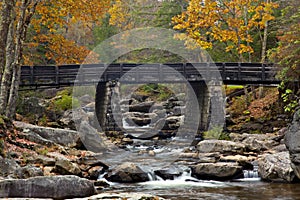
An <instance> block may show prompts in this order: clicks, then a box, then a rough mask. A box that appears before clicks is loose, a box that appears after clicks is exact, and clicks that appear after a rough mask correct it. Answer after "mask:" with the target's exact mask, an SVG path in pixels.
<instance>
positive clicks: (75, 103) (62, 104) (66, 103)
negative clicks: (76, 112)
mask: <svg viewBox="0 0 300 200" xmlns="http://www.w3.org/2000/svg"><path fill="white" fill-rule="evenodd" d="M79 105H80V103H79V100H78V99H77V98H74V99H73V98H72V97H71V96H69V95H62V96H61V98H60V99H57V100H55V101H54V107H55V109H56V110H58V111H65V110H70V109H72V108H77V107H79Z"/></svg>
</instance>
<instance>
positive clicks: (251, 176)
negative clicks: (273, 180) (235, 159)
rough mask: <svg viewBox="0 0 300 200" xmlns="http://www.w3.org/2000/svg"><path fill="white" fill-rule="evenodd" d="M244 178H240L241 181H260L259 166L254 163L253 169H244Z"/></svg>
mask: <svg viewBox="0 0 300 200" xmlns="http://www.w3.org/2000/svg"><path fill="white" fill-rule="evenodd" d="M243 173H244V178H242V179H239V181H260V180H261V178H260V177H259V174H258V166H257V165H253V170H243Z"/></svg>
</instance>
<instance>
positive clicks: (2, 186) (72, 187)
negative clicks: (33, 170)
mask: <svg viewBox="0 0 300 200" xmlns="http://www.w3.org/2000/svg"><path fill="white" fill-rule="evenodd" d="M94 194H95V188H94V185H93V183H92V182H90V181H89V180H87V179H83V178H79V177H77V176H48V177H34V178H29V179H12V180H4V181H0V197H1V198H8V197H19V198H54V199H65V198H75V197H88V196H91V195H94Z"/></svg>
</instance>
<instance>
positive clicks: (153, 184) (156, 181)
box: [139, 170, 227, 189]
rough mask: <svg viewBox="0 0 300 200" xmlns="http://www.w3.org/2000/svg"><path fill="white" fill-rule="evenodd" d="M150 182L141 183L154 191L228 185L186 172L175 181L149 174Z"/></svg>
mask: <svg viewBox="0 0 300 200" xmlns="http://www.w3.org/2000/svg"><path fill="white" fill-rule="evenodd" d="M148 177H149V179H150V181H147V182H143V183H139V184H140V185H142V186H146V187H150V188H153V189H161V188H178V187H191V186H192V187H226V186H227V184H226V183H224V182H219V181H204V180H199V179H196V178H194V177H192V176H191V171H190V170H188V171H184V172H183V173H182V175H181V176H179V177H176V178H174V180H163V179H162V178H161V177H159V176H157V175H155V174H153V173H148Z"/></svg>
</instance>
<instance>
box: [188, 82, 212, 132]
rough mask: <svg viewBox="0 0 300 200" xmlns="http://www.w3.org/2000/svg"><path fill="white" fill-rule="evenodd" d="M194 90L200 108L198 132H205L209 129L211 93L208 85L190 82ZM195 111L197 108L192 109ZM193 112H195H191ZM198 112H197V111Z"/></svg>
mask: <svg viewBox="0 0 300 200" xmlns="http://www.w3.org/2000/svg"><path fill="white" fill-rule="evenodd" d="M190 85H191V87H192V89H193V90H194V93H195V95H196V97H197V100H198V106H199V113H196V114H198V116H199V124H198V132H203V131H205V130H207V128H208V117H209V99H208V98H209V91H208V88H207V85H206V84H205V82H203V81H201V82H200V81H199V82H190ZM192 109H194V110H195V108H192ZM191 111H193V110H191ZM195 111H197V110H195Z"/></svg>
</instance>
